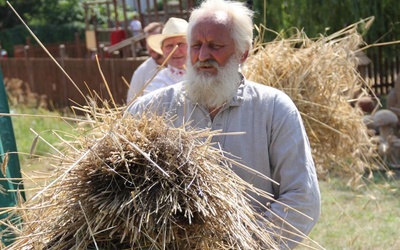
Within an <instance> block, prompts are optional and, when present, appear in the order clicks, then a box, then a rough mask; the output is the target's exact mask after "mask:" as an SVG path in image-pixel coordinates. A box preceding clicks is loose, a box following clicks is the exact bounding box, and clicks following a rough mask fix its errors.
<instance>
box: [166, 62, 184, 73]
mask: <svg viewBox="0 0 400 250" xmlns="http://www.w3.org/2000/svg"><path fill="white" fill-rule="evenodd" d="M167 70H168V72H169V73H170V74H172V75H176V76H184V75H185V73H186V70H184V69H178V68H175V67H172V66H171V65H168V66H167Z"/></svg>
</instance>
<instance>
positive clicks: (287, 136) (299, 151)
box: [265, 104, 321, 249]
mask: <svg viewBox="0 0 400 250" xmlns="http://www.w3.org/2000/svg"><path fill="white" fill-rule="evenodd" d="M286 110H287V109H286ZM276 114H279V115H277V116H276V119H277V121H276V122H274V124H273V126H272V130H271V133H272V136H271V142H270V143H271V144H270V149H269V150H270V152H269V153H270V157H271V158H270V161H271V168H272V178H273V179H274V180H276V181H277V182H278V183H279V185H274V187H273V192H274V196H275V199H276V201H275V202H273V203H272V204H270V210H268V211H267V212H266V213H265V215H266V216H267V218H268V219H269V220H270V221H271V222H273V224H274V225H275V226H276V228H275V233H274V234H275V235H278V237H275V238H276V240H277V242H278V243H279V244H280V246H281V249H292V248H294V247H295V246H297V245H298V243H299V242H301V241H302V240H303V239H304V238H305V236H306V235H307V234H308V233H309V232H310V231H311V229H312V228H313V227H314V225H315V223H316V222H317V220H318V218H319V216H320V208H321V198H320V191H319V185H318V180H317V174H316V171H315V166H314V161H313V159H312V153H311V148H310V144H309V141H308V137H307V135H306V131H305V128H304V125H303V123H302V119H301V116H300V113H299V112H298V110H297V109H296V108H295V106H294V104H293V107H291V109H290V111H289V112H287V113H286V115H282V112H281V113H276Z"/></svg>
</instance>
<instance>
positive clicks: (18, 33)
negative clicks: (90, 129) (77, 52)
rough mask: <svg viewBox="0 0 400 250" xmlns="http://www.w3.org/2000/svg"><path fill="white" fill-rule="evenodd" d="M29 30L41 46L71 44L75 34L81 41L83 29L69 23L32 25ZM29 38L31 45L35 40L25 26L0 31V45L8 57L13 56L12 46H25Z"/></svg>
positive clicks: (81, 26) (80, 26)
mask: <svg viewBox="0 0 400 250" xmlns="http://www.w3.org/2000/svg"><path fill="white" fill-rule="evenodd" d="M30 29H31V30H32V31H33V33H34V34H35V35H36V36H37V37H38V38H39V39H40V41H41V42H42V43H43V44H51V43H59V42H73V41H74V39H75V33H78V34H79V35H80V37H81V38H82V39H83V37H84V30H85V29H84V27H83V25H82V24H80V25H75V24H71V23H67V24H62V25H56V24H44V25H34V26H31V27H30ZM27 37H31V39H30V40H31V43H32V44H35V43H36V41H35V39H33V38H32V36H31V34H30V33H29V31H28V30H27V29H26V27H25V26H23V25H19V26H15V27H13V28H10V29H7V30H4V31H0V45H1V47H2V48H3V49H5V50H7V52H8V54H9V56H13V46H14V45H23V44H26V38H27Z"/></svg>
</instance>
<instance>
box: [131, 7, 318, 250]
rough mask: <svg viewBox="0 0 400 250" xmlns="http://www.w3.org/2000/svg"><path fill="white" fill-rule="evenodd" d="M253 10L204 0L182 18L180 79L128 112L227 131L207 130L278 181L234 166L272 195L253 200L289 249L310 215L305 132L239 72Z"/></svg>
mask: <svg viewBox="0 0 400 250" xmlns="http://www.w3.org/2000/svg"><path fill="white" fill-rule="evenodd" d="M252 15H253V13H252V11H251V10H249V9H248V8H247V7H246V6H245V4H243V3H240V2H229V1H223V0H206V1H205V2H203V3H202V4H201V6H200V7H199V8H198V9H195V10H194V11H193V12H192V14H191V16H190V19H189V26H188V33H187V40H188V44H189V57H190V58H189V60H188V63H187V73H186V80H185V81H183V82H180V83H178V84H175V85H173V86H169V87H167V88H163V89H160V90H158V91H155V92H152V93H151V94H148V95H146V96H143V97H141V98H139V99H138V101H137V102H135V103H134V104H133V105H132V107H131V109H130V112H131V113H132V114H133V115H134V114H139V113H142V112H146V111H147V112H149V111H150V112H155V113H157V114H160V115H162V114H163V115H167V116H168V115H169V116H171V117H174V119H171V122H172V123H173V125H174V126H181V125H182V124H188V123H187V122H190V126H195V127H197V128H212V129H215V130H221V131H222V132H223V133H227V134H225V135H221V136H216V137H214V138H213V141H214V142H216V145H218V146H220V147H221V148H222V149H223V150H224V151H225V152H229V153H230V154H231V155H233V156H235V157H238V158H239V159H240V160H239V161H240V162H241V163H243V164H245V165H247V166H249V167H250V168H252V169H254V170H256V171H258V172H260V173H263V174H264V175H265V176H268V177H270V178H271V179H273V180H275V181H276V182H277V183H279V185H278V184H275V183H273V182H271V181H268V180H266V179H265V178H261V177H259V176H257V175H255V174H253V173H250V172H248V171H245V170H243V169H240V168H239V167H237V168H235V171H236V172H237V174H238V175H239V176H241V177H242V178H243V179H244V180H246V181H247V182H249V183H252V184H253V185H254V186H255V187H258V188H260V189H263V190H264V191H266V192H268V193H271V194H272V195H273V196H274V200H273V201H270V200H268V199H267V198H263V197H259V196H255V198H256V199H258V202H259V203H257V204H253V205H254V208H255V209H257V210H258V211H259V212H260V213H263V214H264V215H265V216H266V218H268V219H269V220H270V221H271V222H273V223H274V225H276V227H274V228H266V230H270V231H271V232H272V234H273V235H274V238H275V239H276V241H277V244H279V246H280V248H281V249H290V248H294V247H295V246H296V245H297V244H298V243H299V242H300V241H301V240H302V239H303V238H304V237H305V235H307V234H308V233H309V232H310V231H311V229H312V228H313V226H314V225H315V223H316V222H317V220H318V218H319V215H320V192H319V187H318V181H317V176H316V172H315V167H314V162H313V159H312V155H311V149H310V145H309V142H308V138H307V135H306V132H305V129H304V126H303V123H302V119H301V116H300V114H299V111H298V110H297V108H296V106H295V105H294V103H293V102H292V100H290V98H289V97H288V96H287V95H286V94H284V93H283V92H281V91H279V90H277V89H274V88H271V87H268V86H265V85H262V84H257V83H254V82H251V81H248V80H246V79H245V78H244V76H243V75H242V74H240V73H239V67H240V64H242V63H244V61H245V60H246V58H247V56H248V53H249V50H250V49H251V46H252V37H253V23H252ZM232 132H244V133H239V135H237V134H236V135H232V134H229V133H232ZM235 159H236V158H235ZM266 204H268V206H267V209H266V208H265V206H263V205H266Z"/></svg>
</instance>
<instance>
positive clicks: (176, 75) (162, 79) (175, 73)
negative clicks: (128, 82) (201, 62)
mask: <svg viewBox="0 0 400 250" xmlns="http://www.w3.org/2000/svg"><path fill="white" fill-rule="evenodd" d="M185 74H186V71H185V70H183V69H177V68H174V67H172V66H170V65H168V66H167V68H164V69H162V70H161V71H160V72H158V74H157V75H156V77H154V79H153V80H152V81H151V82H150V84H149V85H148V86H147V87H146V89H145V91H144V92H143V94H147V93H150V92H152V91H154V90H157V89H160V88H163V87H167V86H170V85H173V84H175V83H178V82H181V81H183V80H184V79H185Z"/></svg>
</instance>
